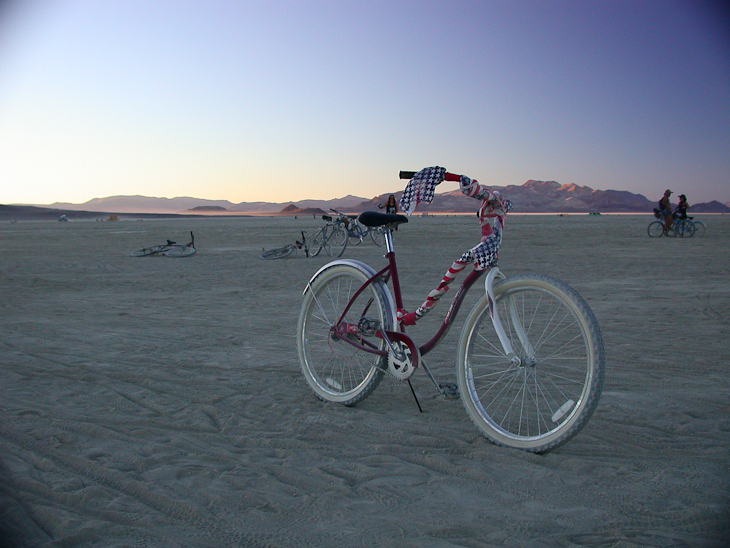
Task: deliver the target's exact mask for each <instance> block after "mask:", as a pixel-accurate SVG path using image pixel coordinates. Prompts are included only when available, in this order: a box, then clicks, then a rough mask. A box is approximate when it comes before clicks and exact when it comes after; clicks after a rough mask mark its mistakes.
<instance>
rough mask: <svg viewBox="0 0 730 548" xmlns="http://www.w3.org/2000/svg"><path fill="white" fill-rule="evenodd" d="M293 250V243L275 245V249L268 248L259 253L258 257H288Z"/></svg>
mask: <svg viewBox="0 0 730 548" xmlns="http://www.w3.org/2000/svg"><path fill="white" fill-rule="evenodd" d="M293 251H294V246H293V245H285V246H282V247H277V248H276V249H269V250H268V251H264V252H263V253H262V254H261V255H259V258H260V259H266V260H273V259H283V258H284V257H288V256H289V255H291V254H292V252H293Z"/></svg>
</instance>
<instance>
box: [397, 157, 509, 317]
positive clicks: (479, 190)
mask: <svg viewBox="0 0 730 548" xmlns="http://www.w3.org/2000/svg"><path fill="white" fill-rule="evenodd" d="M445 174H446V170H445V169H444V168H442V167H427V168H424V169H422V170H421V171H419V172H418V173H416V174H415V175H414V176H413V178H412V179H411V180H410V181H408V185H407V186H406V189H405V191H404V192H403V197H402V198H401V202H400V206H401V209H402V210H403V211H404V212H405V213H406V215H410V214H411V213H412V212H413V210H414V209H415V206H416V205H417V204H418V202H421V201H425V202H431V201H433V196H434V189H435V187H436V185H439V184H441V182H442V181H443V180H444V176H445ZM459 188H460V189H461V192H462V193H463V194H465V195H466V196H469V197H470V198H475V199H477V200H481V201H482V203H481V205H480V206H479V211H477V217H478V218H479V224H480V225H481V228H482V237H481V240H480V242H479V243H478V244H477V245H475V246H474V247H472V248H471V249H469V250H467V251H465V252H464V253H463V254H462V256H461V257H459V258H458V259H457V260H456V261H454V263H453V264H452V265H451V267H450V268H449V270H448V271H447V272H446V274H444V277H443V278H442V279H441V283H440V284H439V285H438V287H437V288H436V289H434V290H433V291H431V293H429V294H428V297H427V298H426V300H425V301H424V303H423V304H422V305H421V306H419V307H418V308H417V309H416V311H415V312H406V311H405V310H399V311H398V317H399V318H400V319H401V321H402V322H403V323H404V324H405V325H414V324H415V323H416V321H417V320H419V319H420V318H422V317H423V315H424V314H426V312H428V311H429V310H431V309H432V308H433V307H434V306H436V303H437V302H438V301H439V299H441V297H443V295H444V294H445V293H446V292H447V291H448V289H449V287H448V286H449V284H450V283H451V282H452V281H453V280H454V278H455V277H456V275H457V274H458V273H459V272H461V271H462V270H464V268H465V267H466V265H468V264H471V263H473V264H474V268H476V269H477V270H486V269H488V268H490V267H492V266H494V265H495V264H496V263H497V254H498V252H499V245H500V244H501V243H502V229H503V227H504V221H505V217H506V215H507V212H508V211H509V210H510V209H512V202H510V201H509V200H503V199H502V197H501V196H500V194H499V192H498V191H493V190H490V189H488V188H487V187H485V186H482V185H481V184H479V182H478V181H477V180H472V179H470V178H469V177H467V176H465V175H461V176H460V180H459Z"/></svg>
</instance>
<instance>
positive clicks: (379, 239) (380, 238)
mask: <svg viewBox="0 0 730 548" xmlns="http://www.w3.org/2000/svg"><path fill="white" fill-rule="evenodd" d="M369 232H370V238H372V240H373V243H374V244H375V245H377V246H379V247H382V245H383V244H384V243H385V234H383V231H382V230H381V229H379V228H371V229H370V230H369Z"/></svg>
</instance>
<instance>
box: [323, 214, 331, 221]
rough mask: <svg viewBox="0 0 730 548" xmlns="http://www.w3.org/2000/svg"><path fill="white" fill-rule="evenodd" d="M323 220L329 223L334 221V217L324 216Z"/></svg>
mask: <svg viewBox="0 0 730 548" xmlns="http://www.w3.org/2000/svg"><path fill="white" fill-rule="evenodd" d="M322 220H323V221H325V222H327V223H328V222H330V221H331V220H332V217H330V216H329V215H322Z"/></svg>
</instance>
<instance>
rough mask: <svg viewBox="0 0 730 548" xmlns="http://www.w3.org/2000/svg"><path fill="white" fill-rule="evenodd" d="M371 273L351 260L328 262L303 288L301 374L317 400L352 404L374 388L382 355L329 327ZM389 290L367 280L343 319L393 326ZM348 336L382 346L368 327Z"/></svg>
mask: <svg viewBox="0 0 730 548" xmlns="http://www.w3.org/2000/svg"><path fill="white" fill-rule="evenodd" d="M362 267H364V268H369V267H366V266H365V265H362ZM370 270H372V269H370ZM373 274H375V272H374V271H372V273H370V271H369V270H364V269H363V268H357V267H355V266H353V265H352V264H343V263H340V264H333V265H332V266H329V265H328V266H326V267H325V268H323V269H322V270H321V271H320V272H319V273H318V274H317V275H316V276H315V278H314V279H313V280H312V282H310V285H309V286H308V288H307V291H306V293H305V296H304V302H303V303H302V307H301V310H300V313H299V321H298V323H297V348H298V352H299V362H300V364H301V368H302V373H303V374H304V378H305V379H306V380H307V383H308V384H309V386H310V388H311V389H312V391H313V392H314V393H315V395H316V396H317V397H318V398H319V399H320V400H322V401H328V402H335V403H342V404H344V405H347V406H352V405H356V404H357V403H359V402H361V401H362V400H364V399H365V398H366V397H368V396H369V395H370V394H371V393H372V392H373V391H374V390H375V389H376V388H377V386H378V384H380V381H381V379H382V378H383V373H384V371H385V369H386V368H387V367H388V360H387V357H386V356H380V355H378V354H374V353H371V352H367V351H365V350H361V349H359V348H357V347H355V346H353V345H351V344H349V343H348V342H346V341H345V340H343V339H342V337H338V336H337V335H336V334H334V332H333V324H334V322H336V321H337V319H338V318H339V317H340V315H341V314H342V313H343V312H344V308H345V306H346V305H347V303H348V302H349V300H350V298H351V297H352V296H353V295H354V293H355V292H356V291H357V290H358V289H359V288H360V287H361V286H362V284H363V283H364V282H365V281H366V280H367V279H368V278H369V277H370V276H371V275H373ZM388 295H389V293H388V289H387V287H386V286H385V284H384V283H383V282H382V281H375V282H373V283H371V284H370V285H368V286H367V287H366V288H365V289H364V290H363V292H362V293H360V294H359V295H358V296H357V298H356V299H355V301H354V303H353V305H352V306H351V307H350V308H349V312H348V313H347V315H346V316H345V318H344V321H347V322H348V323H350V324H353V325H364V323H365V320H367V321H369V322H370V321H372V322H377V323H376V324H370V325H371V326H372V325H377V326H378V328H385V329H392V326H393V325H394V322H395V320H394V313H393V311H392V310H390V308H391V307H389V306H388V304H387V303H389V302H392V299H389V298H388ZM366 315H367V316H366ZM347 336H348V337H352V339H353V340H366V341H367V342H369V343H370V344H372V345H374V346H375V347H376V348H378V349H380V350H383V349H385V348H387V345H386V343H385V341H384V340H383V339H380V338H377V337H375V335H374V331H373V330H371V331H370V332H368V333H363V332H359V333H353V334H348V335H347Z"/></svg>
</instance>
